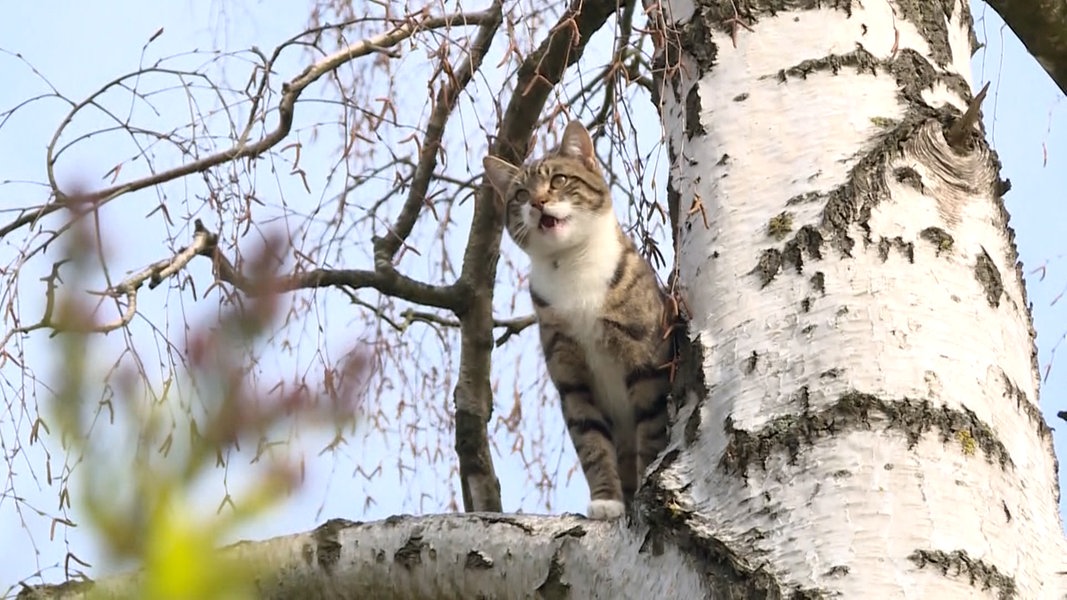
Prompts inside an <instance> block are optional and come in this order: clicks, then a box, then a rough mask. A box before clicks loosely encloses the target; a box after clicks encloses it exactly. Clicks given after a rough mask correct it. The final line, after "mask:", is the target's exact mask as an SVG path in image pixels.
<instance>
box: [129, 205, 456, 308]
mask: <svg viewBox="0 0 1067 600" xmlns="http://www.w3.org/2000/svg"><path fill="white" fill-rule="evenodd" d="M195 227H196V234H195V235H196V236H198V237H197V239H200V236H203V235H204V234H206V236H207V237H206V239H207V241H208V243H207V244H205V245H203V246H202V247H200V248H199V249H198V250H197V254H200V255H201V256H207V257H208V258H210V259H211V260H212V264H213V266H214V269H215V275H216V276H217V277H218V278H219V280H221V281H225V282H226V283H229V284H231V285H233V286H234V287H236V288H237V289H239V290H241V291H242V292H244V293H246V294H248V295H250V296H258V295H262V294H277V293H281V292H291V291H293V290H299V289H308V288H320V287H341V288H348V289H351V290H359V289H362V288H371V289H374V290H377V291H378V292H380V293H382V294H386V295H389V296H394V297H396V298H400V299H402V300H407V301H408V302H412V303H415V304H423V305H426V306H434V307H437V308H445V309H449V310H452V311H456V310H458V309H459V308H460V307H461V305H462V303H463V297H462V296H461V295H460V294H458V293H456V292H455V290H454V289H453V288H452V287H451V286H436V285H430V284H428V283H424V282H421V281H417V280H415V279H412V278H410V277H408V276H406V275H402V274H401V273H399V272H398V271H397V270H396V269H394V268H392V265H391V264H389V265H386V266H384V267H382V268H376V269H375V270H373V271H365V270H358V269H313V270H311V271H305V272H302V273H293V274H291V275H285V276H282V277H273V278H253V277H249V276H247V275H245V274H244V273H242V272H241V271H240V270H239V269H238V268H237V267H235V266H234V265H233V263H232V262H231V261H230V259H228V258H227V257H226V256H225V255H224V254H223V253H222V251H221V250H219V248H218V246H217V242H218V236H217V235H215V234H213V233H208V232H207V230H206V229H205V228H204V225H203V223H201V221H200V220H199V219H197V220H196V223H195ZM157 264H158V263H157ZM379 266H381V265H379ZM149 269H151V267H149Z"/></svg>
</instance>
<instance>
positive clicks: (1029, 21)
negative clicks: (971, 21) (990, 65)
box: [988, 0, 1067, 94]
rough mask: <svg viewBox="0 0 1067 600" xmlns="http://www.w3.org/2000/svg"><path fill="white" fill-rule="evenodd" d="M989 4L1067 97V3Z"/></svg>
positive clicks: (995, 0) (999, 0)
mask: <svg viewBox="0 0 1067 600" xmlns="http://www.w3.org/2000/svg"><path fill="white" fill-rule="evenodd" d="M988 4H989V6H991V7H993V10H995V11H997V13H999V14H1000V16H1001V18H1003V19H1004V22H1005V23H1007V24H1008V27H1011V30H1012V31H1014V32H1015V35H1017V36H1019V40H1020V41H1022V43H1023V45H1024V46H1026V49H1027V50H1029V51H1030V54H1031V55H1033V57H1034V58H1036V59H1037V62H1038V64H1040V65H1041V68H1043V69H1045V71H1046V72H1047V73H1048V74H1049V77H1051V78H1052V81H1054V82H1056V85H1057V86H1059V88H1060V91H1062V92H1063V93H1064V94H1067V33H1064V32H1067V4H1064V3H1063V2H1062V1H1060V0H1038V1H1037V2H1013V1H1011V0H989V2H988Z"/></svg>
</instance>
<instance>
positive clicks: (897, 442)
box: [658, 0, 1064, 598]
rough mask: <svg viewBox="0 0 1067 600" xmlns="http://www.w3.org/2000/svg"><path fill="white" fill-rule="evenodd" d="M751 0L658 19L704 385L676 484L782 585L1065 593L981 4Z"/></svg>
mask: <svg viewBox="0 0 1067 600" xmlns="http://www.w3.org/2000/svg"><path fill="white" fill-rule="evenodd" d="M737 5H741V3H737ZM743 6H744V8H745V12H742V13H738V12H735V3H734V2H731V1H730V0H723V1H721V2H719V1H715V0H701V1H698V2H678V1H676V2H672V3H670V4H669V5H668V8H669V10H668V11H665V12H664V13H663V21H662V22H661V24H662V25H663V26H665V27H666V28H667V30H668V31H667V32H666V34H665V35H664V37H663V40H664V43H663V45H662V52H661V56H660V59H659V66H660V68H661V69H662V70H663V71H662V73H663V75H662V79H663V81H664V82H665V89H663V90H662V91H661V95H660V97H661V103H662V104H661V107H660V110H661V114H662V115H663V121H664V124H665V126H666V129H667V137H668V140H669V144H670V149H671V154H672V165H673V168H672V173H671V175H672V178H671V181H672V187H673V193H672V197H673V198H674V203H675V204H676V205H677V207H676V209H675V211H674V212H675V214H679V215H682V216H681V219H682V221H681V222H680V223H679V231H678V236H679V237H678V242H679V257H680V259H679V268H680V272H679V281H681V282H682V283H683V284H684V285H685V289H684V290H683V291H684V293H685V295H686V298H687V299H688V304H689V308H690V310H691V313H692V318H693V320H692V323H691V335H692V336H693V339H694V340H695V341H696V343H697V344H698V345H699V347H700V350H701V353H702V355H703V365H704V370H703V375H704V382H705V385H706V386H707V389H708V391H707V393H706V394H705V393H703V392H702V391H701V390H699V389H698V390H695V391H694V393H693V394H692V396H693V397H696V398H699V400H698V401H697V402H696V403H695V406H694V407H692V408H691V409H690V410H692V412H691V416H690V417H689V420H690V421H691V422H690V423H688V424H687V426H686V427H685V433H686V434H685V435H684V436H683V438H682V440H680V441H681V442H682V444H683V447H684V450H680V451H679V453H678V454H677V457H676V458H675V459H674V460H673V462H672V463H671V464H667V463H668V459H664V463H665V465H666V466H663V467H661V470H660V472H659V473H658V476H659V477H660V479H661V481H662V482H663V484H662V485H663V487H664V488H666V489H675V490H677V491H678V493H677V494H676V495H675V497H674V501H675V502H677V503H678V504H679V505H681V506H682V507H684V511H687V512H691V513H692V515H693V516H692V517H691V521H692V523H693V525H692V527H691V529H693V530H700V529H706V530H707V531H708V532H709V536H711V537H715V538H716V539H718V540H721V541H722V542H723V543H725V544H728V545H729V547H731V548H733V549H734V550H735V551H736V552H737V553H738V554H740V555H743V556H746V557H748V558H749V559H750V560H752V561H754V564H758V565H761V567H762V568H763V569H765V570H766V571H767V572H768V573H770V574H771V575H772V576H773V577H775V578H776V579H777V580H779V581H780V582H781V583H782V585H783V587H784V588H785V589H793V590H797V591H805V593H809V592H810V593H818V594H829V595H833V594H840V596H841V597H846V598H856V597H863V596H865V595H866V596H872V595H873V597H878V598H894V597H924V598H950V597H951V598H958V597H975V596H973V595H976V594H978V595H987V596H989V597H1018V598H1045V597H1057V596H1058V595H1059V594H1060V590H1061V589H1062V588H1061V587H1060V586H1061V584H1062V582H1061V577H1060V576H1059V575H1058V574H1057V573H1059V572H1061V571H1063V570H1064V569H1063V547H1064V543H1063V536H1062V533H1061V526H1060V519H1059V515H1058V511H1057V503H1058V495H1059V490H1058V484H1057V479H1056V476H1057V468H1056V459H1055V456H1054V454H1053V449H1052V439H1051V435H1050V430H1049V428H1048V426H1047V425H1046V424H1045V422H1044V420H1043V418H1042V416H1041V414H1040V412H1039V410H1038V405H1037V401H1038V372H1037V362H1036V351H1035V347H1034V339H1033V328H1032V325H1031V320H1030V314H1029V309H1028V304H1027V300H1026V295H1025V290H1024V288H1023V281H1022V271H1021V267H1020V265H1019V263H1018V262H1017V254H1016V249H1015V245H1014V242H1013V237H1014V234H1013V232H1012V231H1011V229H1010V228H1009V227H1008V215H1007V213H1006V211H1005V210H1004V207H1003V203H1002V199H1001V196H1002V194H1003V193H1004V192H1005V191H1006V190H1005V187H1004V185H1003V183H1002V182H1001V181H1000V180H999V178H998V172H999V162H998V160H997V157H996V154H995V153H994V152H993V151H992V150H990V148H989V147H988V144H987V143H986V141H985V139H984V137H983V136H982V134H981V132H980V131H978V130H976V128H975V127H974V125H973V121H970V120H969V119H967V118H964V114H965V113H966V111H967V109H968V107H969V103H970V102H971V99H972V97H971V84H970V67H969V59H970V56H971V54H972V43H971V40H972V30H971V18H970V15H969V14H968V8H967V5H966V4H961V3H955V4H952V3H941V2H892V3H881V4H872V3H864V4H863V5H859V4H857V3H847V2H844V3H838V5H837V6H834V5H831V6H827V5H826V3H815V2H804V1H801V2H787V3H785V7H783V6H782V3H774V6H773V7H772V6H771V3H765V2H748V3H744V5H743ZM973 112H974V111H972V113H973ZM954 125H956V129H957V130H960V131H959V132H957V133H956V134H955V135H954V136H949V135H948V132H949V131H950V130H952V129H953V126H954ZM961 132H962V133H961ZM949 139H952V140H954V142H950V141H949ZM685 215H688V216H685ZM690 432H693V433H692V434H691V433H690ZM708 463H712V464H714V465H716V466H715V468H712V469H709V468H707V465H708ZM683 490H684V491H683Z"/></svg>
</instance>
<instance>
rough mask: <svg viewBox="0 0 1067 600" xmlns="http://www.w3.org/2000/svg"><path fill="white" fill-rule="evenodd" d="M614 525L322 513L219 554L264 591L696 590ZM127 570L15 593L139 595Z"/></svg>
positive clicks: (381, 594)
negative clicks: (364, 519) (253, 575)
mask: <svg viewBox="0 0 1067 600" xmlns="http://www.w3.org/2000/svg"><path fill="white" fill-rule="evenodd" d="M646 535H647V530H646V534H639V533H638V532H636V531H634V530H630V529H627V528H626V527H624V526H623V525H622V524H621V522H612V523H607V522H599V521H590V520H588V519H585V518H581V517H575V516H563V517H537V516H507V515H499V514H479V513H470V514H464V515H435V516H429V517H410V516H404V517H395V518H392V519H388V520H385V521H379V522H376V523H367V524H361V523H351V522H347V521H343V520H335V521H329V522H327V523H326V524H324V525H323V526H321V527H319V528H318V529H316V530H315V531H311V532H307V533H301V534H296V535H290V536H283V537H278V538H274V539H271V540H266V541H262V542H243V543H240V544H236V545H234V546H231V547H230V548H227V549H225V550H224V551H222V557H224V558H227V559H236V560H238V561H239V562H240V564H242V565H254V566H255V567H256V569H257V572H258V573H260V574H261V575H260V577H259V578H257V580H256V589H257V592H258V594H259V597H261V598H302V599H308V600H311V599H319V598H324V599H325V598H472V599H473V598H568V597H569V598H604V599H614V598H655V597H667V598H700V597H703V587H702V586H703V583H702V579H701V577H700V575H699V573H698V572H697V571H696V570H694V569H693V568H692V567H691V566H690V565H689V563H688V562H687V561H685V560H684V557H683V555H682V554H681V553H679V552H678V551H677V550H675V549H672V548H669V547H668V548H653V544H651V543H650V544H644V543H643V542H644V540H645V539H646ZM136 584H137V579H136V577H135V576H126V577H120V578H112V579H108V580H103V581H101V582H100V583H98V584H97V585H95V586H89V585H85V586H77V585H74V586H66V587H65V588H62V589H55V588H39V589H38V590H36V591H34V590H27V591H25V592H24V595H20V598H71V599H73V598H89V597H90V596H89V592H90V589H91V590H92V594H93V595H92V596H91V597H92V598H93V600H101V599H106V598H131V597H137V587H136Z"/></svg>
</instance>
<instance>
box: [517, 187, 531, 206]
mask: <svg viewBox="0 0 1067 600" xmlns="http://www.w3.org/2000/svg"><path fill="white" fill-rule="evenodd" d="M515 199H516V200H518V201H519V203H520V204H526V203H527V202H529V201H530V192H528V191H526V190H519V191H517V192H515Z"/></svg>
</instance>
